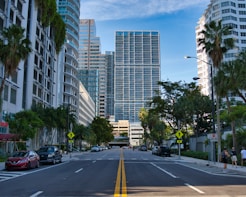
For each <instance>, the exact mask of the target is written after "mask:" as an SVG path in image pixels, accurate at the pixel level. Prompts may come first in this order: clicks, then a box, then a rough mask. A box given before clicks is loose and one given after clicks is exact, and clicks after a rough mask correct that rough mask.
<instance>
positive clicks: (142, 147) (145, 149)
mask: <svg viewBox="0 0 246 197" xmlns="http://www.w3.org/2000/svg"><path fill="white" fill-rule="evenodd" d="M139 150H141V151H147V150H148V148H147V146H146V145H141V146H140V147H139Z"/></svg>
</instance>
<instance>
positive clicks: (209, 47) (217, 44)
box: [197, 20, 234, 161]
mask: <svg viewBox="0 0 246 197" xmlns="http://www.w3.org/2000/svg"><path fill="white" fill-rule="evenodd" d="M231 30H232V27H230V26H224V27H222V21H221V20H220V21H217V22H216V21H211V22H210V23H207V24H205V25H204V29H203V30H202V31H201V32H199V35H202V37H201V38H199V39H198V40H197V43H198V46H202V49H203V50H205V52H206V53H207V54H208V56H209V57H210V59H211V60H212V63H213V67H215V68H216V69H220V64H221V62H222V60H223V55H224V53H226V52H227V51H228V50H229V49H232V48H233V47H234V40H233V38H225V36H228V35H230V34H231ZM211 80H213V79H211ZM216 89H217V90H219V89H220V87H217V88H216ZM219 96H220V95H219V91H217V92H216V111H217V134H218V161H219V157H220V156H219V154H220V152H221V133H220V117H219V116H220V115H219Z"/></svg>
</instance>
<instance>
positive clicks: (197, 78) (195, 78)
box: [192, 77, 200, 81]
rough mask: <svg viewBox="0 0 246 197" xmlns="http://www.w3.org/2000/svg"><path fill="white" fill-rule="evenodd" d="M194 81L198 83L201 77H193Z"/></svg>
mask: <svg viewBox="0 0 246 197" xmlns="http://www.w3.org/2000/svg"><path fill="white" fill-rule="evenodd" d="M192 79H193V80H195V81H196V80H199V79H200V77H193V78H192Z"/></svg>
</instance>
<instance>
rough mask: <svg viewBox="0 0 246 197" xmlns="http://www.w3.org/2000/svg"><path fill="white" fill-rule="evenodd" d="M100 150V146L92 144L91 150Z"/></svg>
mask: <svg viewBox="0 0 246 197" xmlns="http://www.w3.org/2000/svg"><path fill="white" fill-rule="evenodd" d="M99 151H101V150H100V147H99V146H92V147H91V152H99Z"/></svg>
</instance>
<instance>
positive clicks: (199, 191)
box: [185, 183, 205, 194]
mask: <svg viewBox="0 0 246 197" xmlns="http://www.w3.org/2000/svg"><path fill="white" fill-rule="evenodd" d="M185 185H186V186H187V187H189V188H191V189H193V190H195V191H196V192H198V193H200V194H205V192H203V191H202V190H200V189H197V188H196V187H194V186H192V185H190V184H188V183H185Z"/></svg>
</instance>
